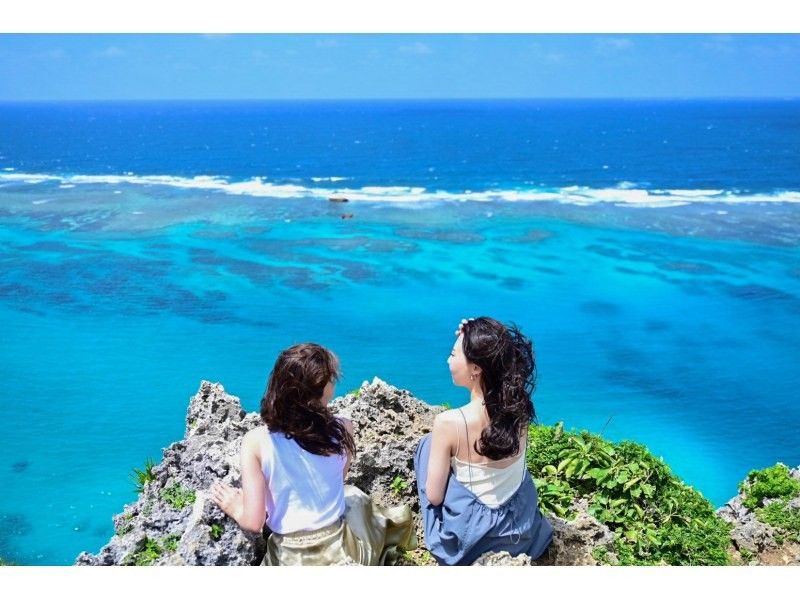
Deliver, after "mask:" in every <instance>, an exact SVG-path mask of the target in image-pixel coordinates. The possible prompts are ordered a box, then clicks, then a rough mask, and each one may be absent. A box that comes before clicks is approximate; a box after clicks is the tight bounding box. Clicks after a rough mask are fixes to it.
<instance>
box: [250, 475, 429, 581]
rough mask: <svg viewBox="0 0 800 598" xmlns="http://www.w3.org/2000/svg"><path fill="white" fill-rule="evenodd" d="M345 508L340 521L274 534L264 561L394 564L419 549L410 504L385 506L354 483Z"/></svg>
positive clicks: (347, 490) (346, 493)
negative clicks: (311, 528) (407, 553)
mask: <svg viewBox="0 0 800 598" xmlns="http://www.w3.org/2000/svg"><path fill="white" fill-rule="evenodd" d="M344 500H345V512H344V516H343V517H342V518H341V519H340V520H339V521H337V522H336V523H334V524H332V525H329V526H327V527H324V528H322V529H318V530H314V531H309V532H306V531H303V532H293V533H290V534H276V533H274V532H273V533H272V534H270V536H269V538H268V539H267V554H266V555H264V560H263V561H262V562H261V564H262V565H273V566H274V565H343V564H356V565H391V564H394V562H395V561H396V560H397V558H398V557H399V555H400V553H401V551H404V550H414V549H415V548H416V547H417V537H416V534H415V533H414V523H413V519H412V516H411V508H410V507H408V506H407V505H400V506H396V507H383V506H381V505H379V504H377V503H375V502H374V501H373V500H372V499H371V498H370V497H369V496H368V495H367V494H365V493H364V492H362V491H361V490H359V489H358V488H356V487H355V486H352V485H350V484H347V485H345V487H344Z"/></svg>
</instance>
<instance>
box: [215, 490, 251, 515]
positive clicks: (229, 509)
mask: <svg viewBox="0 0 800 598" xmlns="http://www.w3.org/2000/svg"><path fill="white" fill-rule="evenodd" d="M211 500H213V501H214V503H216V505H217V506H218V507H219V508H220V509H222V511H223V512H224V513H225V514H226V515H228V516H230V517H233V518H234V519H236V518H237V517H238V516H239V515H240V513H241V510H242V506H243V504H244V498H243V495H242V489H241V488H233V487H231V486H228V485H227V484H223V483H222V482H214V483H213V484H211Z"/></svg>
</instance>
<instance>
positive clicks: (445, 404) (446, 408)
mask: <svg viewBox="0 0 800 598" xmlns="http://www.w3.org/2000/svg"><path fill="white" fill-rule="evenodd" d="M441 407H442V409H444V410H445V411H449V410H450V409H452V407H451V406H450V403H448V402H444V403H442V405H441Z"/></svg>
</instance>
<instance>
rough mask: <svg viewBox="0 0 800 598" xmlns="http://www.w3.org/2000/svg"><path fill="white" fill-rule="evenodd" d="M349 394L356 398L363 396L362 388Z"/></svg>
mask: <svg viewBox="0 0 800 598" xmlns="http://www.w3.org/2000/svg"><path fill="white" fill-rule="evenodd" d="M347 394H349V395H353V396H354V397H355V398H358V397H359V395H361V387H359V388H356V389H353V390H351V391H350V392H348V393H347Z"/></svg>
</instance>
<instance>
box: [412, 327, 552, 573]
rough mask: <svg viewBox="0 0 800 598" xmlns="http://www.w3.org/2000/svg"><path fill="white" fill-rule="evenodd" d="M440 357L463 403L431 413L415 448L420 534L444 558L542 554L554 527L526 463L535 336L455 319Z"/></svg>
mask: <svg viewBox="0 0 800 598" xmlns="http://www.w3.org/2000/svg"><path fill="white" fill-rule="evenodd" d="M456 336H457V337H458V338H457V339H456V342H455V344H454V345H453V349H452V351H451V352H450V356H449V357H448V359H447V363H448V366H449V367H450V374H451V375H452V377H453V383H454V384H455V385H456V386H463V387H465V388H467V389H468V390H469V393H470V400H469V403H468V404H467V405H466V406H464V407H462V408H460V409H451V410H449V411H445V412H443V413H440V414H438V415H437V416H436V419H435V420H434V423H433V431H432V432H431V433H430V434H426V435H425V436H424V437H423V438H422V440H421V441H420V443H419V445H418V446H417V450H416V452H415V454H414V469H415V471H416V474H417V489H418V492H419V498H420V504H421V507H422V509H421V511H422V518H423V524H424V531H425V541H426V544H427V546H428V550H430V552H431V554H432V555H433V556H434V557H435V558H436V560H437V561H438V562H439V564H442V565H469V564H471V563H472V562H473V561H475V560H476V559H477V558H478V557H479V556H480V555H481V554H483V553H485V552H489V551H494V552H499V551H503V550H505V551H508V552H509V553H511V555H512V556H516V555H519V554H527V555H529V556H530V557H532V558H534V559H535V558H538V557H540V556H541V555H542V554H543V553H544V551H545V550H546V549H547V547H548V546H549V544H550V542H551V540H552V535H553V528H552V526H551V524H550V522H549V521H547V519H545V518H544V517H543V516H542V514H541V512H540V511H539V505H538V494H537V492H536V486H535V485H534V483H533V479H532V478H531V476H530V474H529V473H528V469H527V467H526V465H525V451H526V444H527V442H526V441H527V437H528V434H527V433H528V425H529V424H530V423H531V422H532V421H534V419H535V412H534V408H533V403H532V402H531V395H532V394H533V390H534V387H535V383H536V361H535V358H534V352H533V344H532V343H531V341H530V340H528V339H527V338H526V337H525V336H524V335H523V334H522V333H521V332H520V331H519V330H518V329H517V328H516V326H513V325H512V326H505V325H503V324H502V323H500V322H498V321H497V320H493V319H492V318H486V317H482V318H475V319H471V320H462V321H461V324H460V325H459V327H458V330H457V331H456Z"/></svg>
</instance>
